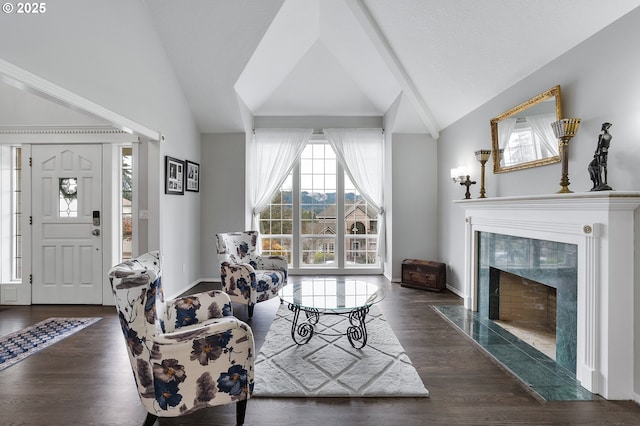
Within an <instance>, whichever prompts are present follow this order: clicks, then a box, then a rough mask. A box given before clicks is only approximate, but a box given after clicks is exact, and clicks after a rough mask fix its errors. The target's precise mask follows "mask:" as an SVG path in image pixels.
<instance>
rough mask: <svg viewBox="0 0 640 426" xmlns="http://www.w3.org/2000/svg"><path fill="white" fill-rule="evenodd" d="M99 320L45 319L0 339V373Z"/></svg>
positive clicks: (92, 318)
mask: <svg viewBox="0 0 640 426" xmlns="http://www.w3.org/2000/svg"><path fill="white" fill-rule="evenodd" d="M101 319H102V318H100V317H88V318H47V319H46V320H44V321H40V322H39V323H37V324H34V325H32V326H29V327H26V328H23V329H22V330H18V331H16V332H14V333H11V334H8V335H6V336H2V337H0V371H1V370H4V369H5V368H7V367H10V366H12V365H13V364H15V363H16V362H18V361H21V360H23V359H25V358H26V357H28V356H29V355H32V354H34V353H36V352H39V351H41V350H42V349H45V348H47V347H49V346H51V345H53V344H54V343H56V342H59V341H60V340H62V339H64V338H65V337H68V336H71V335H72V334H73V333H75V332H77V331H80V330H82V329H83V328H85V327H88V326H90V325H91V324H93V323H95V322H97V321H99V320H101Z"/></svg>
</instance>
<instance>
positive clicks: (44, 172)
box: [31, 145, 102, 304]
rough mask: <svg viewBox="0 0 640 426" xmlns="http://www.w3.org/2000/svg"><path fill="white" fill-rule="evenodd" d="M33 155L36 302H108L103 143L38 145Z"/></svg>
mask: <svg viewBox="0 0 640 426" xmlns="http://www.w3.org/2000/svg"><path fill="white" fill-rule="evenodd" d="M31 157H32V167H31V173H32V175H31V177H32V179H31V182H32V188H31V189H32V199H31V206H32V207H31V213H32V252H33V253H32V256H33V258H32V282H33V286H32V303H51V304H67V303H74V304H102V236H101V235H100V231H101V229H102V227H101V223H100V221H101V217H100V216H101V215H102V214H101V213H102V208H101V204H102V146H101V145H32V151H31ZM96 216H97V217H96Z"/></svg>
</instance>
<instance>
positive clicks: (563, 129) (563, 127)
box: [551, 118, 581, 194]
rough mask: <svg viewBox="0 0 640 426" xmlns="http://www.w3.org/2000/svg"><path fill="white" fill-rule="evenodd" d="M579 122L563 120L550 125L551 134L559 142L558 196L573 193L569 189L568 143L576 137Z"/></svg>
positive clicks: (571, 119) (572, 119)
mask: <svg viewBox="0 0 640 426" xmlns="http://www.w3.org/2000/svg"><path fill="white" fill-rule="evenodd" d="M580 121H581V119H580V118H563V119H562V120H558V121H555V122H553V123H551V128H552V129H553V133H554V134H555V135H556V138H558V139H559V140H560V141H559V145H560V146H559V147H560V159H561V160H562V178H561V179H560V191H558V194H563V193H569V192H573V191H571V190H570V189H569V157H568V155H569V141H570V140H571V138H573V137H574V136H575V135H576V132H577V131H578V127H579V126H580Z"/></svg>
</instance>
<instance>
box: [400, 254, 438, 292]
mask: <svg viewBox="0 0 640 426" xmlns="http://www.w3.org/2000/svg"><path fill="white" fill-rule="evenodd" d="M446 285H447V266H446V265H445V264H444V263H440V262H431V261H429V260H417V259H405V260H403V261H402V286H403V287H412V288H419V289H422V290H431V291H441V290H442V289H444V288H445V287H446Z"/></svg>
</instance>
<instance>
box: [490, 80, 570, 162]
mask: <svg viewBox="0 0 640 426" xmlns="http://www.w3.org/2000/svg"><path fill="white" fill-rule="evenodd" d="M561 118H562V102H561V99H560V86H555V87H553V88H551V89H549V90H547V91H546V92H543V93H541V94H539V95H538V96H535V97H533V98H531V99H529V100H528V101H526V102H523V103H521V104H520V105H518V106H516V107H513V108H511V109H510V110H509V111H506V112H504V113H502V114H500V115H499V116H497V117H495V118H493V119H491V139H492V148H493V149H492V151H493V172H494V173H504V172H510V171H514V170H521V169H527V168H529V167H538V166H543V165H545V164H553V163H558V162H560V154H559V152H558V140H557V139H556V137H555V136H554V134H553V129H552V128H551V123H553V122H554V121H557V120H559V119H561Z"/></svg>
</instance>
